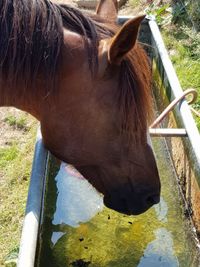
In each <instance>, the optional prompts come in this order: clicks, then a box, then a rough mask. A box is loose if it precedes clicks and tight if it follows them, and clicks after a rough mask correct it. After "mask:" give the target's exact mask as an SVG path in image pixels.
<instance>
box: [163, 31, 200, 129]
mask: <svg viewBox="0 0 200 267" xmlns="http://www.w3.org/2000/svg"><path fill="white" fill-rule="evenodd" d="M191 31H192V30H190V29H188V28H186V27H179V28H172V29H163V30H162V35H163V38H164V42H165V45H166V46H167V49H168V51H169V52H170V51H171V55H170V57H171V60H172V63H173V66H174V68H175V70H176V73H177V76H178V78H179V81H180V83H181V86H182V88H183V90H185V89H188V88H194V89H196V90H197V92H198V95H199V96H198V99H197V102H196V103H195V104H193V107H194V108H195V109H196V110H198V111H200V34H194V33H191ZM190 44H191V45H190ZM194 118H195V121H196V123H197V127H198V129H199V130H200V118H198V117H196V116H195V115H194Z"/></svg>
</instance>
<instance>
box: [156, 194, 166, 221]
mask: <svg viewBox="0 0 200 267" xmlns="http://www.w3.org/2000/svg"><path fill="white" fill-rule="evenodd" d="M154 208H155V211H156V216H157V218H158V220H159V221H163V222H167V212H168V206H167V203H166V202H165V200H164V198H163V197H162V196H161V197H160V203H159V204H157V205H154Z"/></svg>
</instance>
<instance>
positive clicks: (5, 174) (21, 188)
mask: <svg viewBox="0 0 200 267" xmlns="http://www.w3.org/2000/svg"><path fill="white" fill-rule="evenodd" d="M9 116H10V115H9ZM21 118H23V119H24V120H27V115H26V114H24V115H22V117H21ZM28 118H29V120H30V117H28ZM31 120H32V123H31V127H30V129H29V130H27V131H26V132H25V133H24V131H23V132H22V133H23V138H22V139H20V140H17V138H18V135H17V136H16V139H15V140H14V141H13V136H12V142H9V144H8V145H6V146H5V147H3V148H1V149H0V192H1V193H0V266H4V262H5V260H6V259H9V258H10V257H11V258H12V255H13V253H14V254H16V252H17V251H18V248H19V242H20V235H21V227H22V222H23V217H24V211H25V205H26V198H27V192H28V185H29V177H30V172H31V165H32V157H33V148H34V142H35V136H36V128H37V123H36V122H35V121H34V120H33V119H31ZM10 128H11V131H12V132H14V130H13V129H12V124H11V125H10Z"/></svg>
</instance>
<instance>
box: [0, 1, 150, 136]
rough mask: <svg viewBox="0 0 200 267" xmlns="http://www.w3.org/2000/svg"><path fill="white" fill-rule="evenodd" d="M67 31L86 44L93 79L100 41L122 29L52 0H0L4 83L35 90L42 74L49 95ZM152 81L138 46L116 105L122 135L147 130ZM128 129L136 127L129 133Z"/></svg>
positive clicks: (124, 69) (124, 68) (124, 67)
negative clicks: (78, 36) (21, 85)
mask: <svg viewBox="0 0 200 267" xmlns="http://www.w3.org/2000/svg"><path fill="white" fill-rule="evenodd" d="M63 27H65V28H67V29H69V30H71V31H74V32H76V33H78V34H80V35H81V36H82V37H83V39H84V40H85V47H86V49H87V53H88V64H89V67H90V70H91V74H92V75H94V74H95V72H96V71H97V69H98V51H97V47H98V43H99V41H100V40H101V39H102V38H108V37H111V36H113V35H114V33H115V32H116V29H117V28H118V27H117V26H116V25H111V24H110V23H105V21H104V20H103V19H101V18H100V17H98V16H91V15H84V14H83V13H82V12H81V11H79V10H78V9H75V8H72V7H69V6H67V5H58V4H54V3H52V2H51V1H49V0H29V1H27V0H4V1H1V2H0V32H1V35H2V36H3V38H0V79H1V80H4V81H6V82H7V83H8V84H9V85H10V87H11V88H12V87H13V88H14V86H15V85H16V83H18V82H20V83H21V82H23V84H24V87H25V88H28V87H31V88H34V80H35V78H36V77H37V75H38V73H42V75H43V77H44V79H45V81H46V82H47V86H46V87H45V88H44V90H47V91H46V92H45V93H48V90H49V88H50V87H51V86H53V87H54V85H55V76H56V73H57V72H58V70H59V62H60V60H61V51H62V45H63V38H64V37H63ZM88 40H90V41H88ZM149 81H150V71H149V66H148V62H147V57H146V55H145V52H144V51H143V49H142V48H141V47H140V45H138V44H137V45H136V47H135V48H134V50H133V52H131V53H129V55H128V56H127V58H125V59H124V60H123V61H122V63H121V66H120V75H119V96H118V99H119V101H118V102H119V108H120V109H121V114H122V121H123V123H122V130H123V131H124V130H125V131H126V132H130V130H131V132H134V133H135V132H138V133H139V134H140V132H145V131H146V128H147V120H148V118H149V114H150V113H151V112H150V110H151V108H150V107H151V97H150V93H149V88H150V82H149ZM133 122H134V123H133ZM130 125H132V127H133V129H129V127H130ZM139 134H138V135H139Z"/></svg>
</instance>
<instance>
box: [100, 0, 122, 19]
mask: <svg viewBox="0 0 200 267" xmlns="http://www.w3.org/2000/svg"><path fill="white" fill-rule="evenodd" d="M117 13H118V2H117V0H100V2H99V4H98V5H97V8H96V14H97V15H99V16H100V17H102V18H104V19H106V20H110V21H116V20H117Z"/></svg>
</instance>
